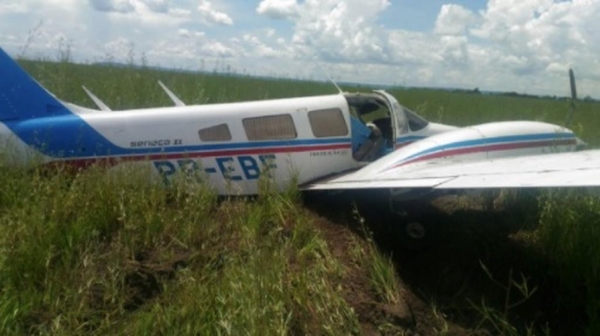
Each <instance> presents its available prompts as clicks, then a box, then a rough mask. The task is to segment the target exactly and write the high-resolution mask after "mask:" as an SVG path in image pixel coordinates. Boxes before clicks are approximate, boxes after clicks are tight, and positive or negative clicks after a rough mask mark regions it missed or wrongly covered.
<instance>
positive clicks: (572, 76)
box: [565, 69, 577, 128]
mask: <svg viewBox="0 0 600 336" xmlns="http://www.w3.org/2000/svg"><path fill="white" fill-rule="evenodd" d="M569 83H570V85H571V108H570V109H569V114H568V115H567V120H566V121H565V127H567V128H568V127H569V125H571V121H572V120H573V114H574V113H575V100H577V87H576V86H575V74H574V73H573V69H569Z"/></svg>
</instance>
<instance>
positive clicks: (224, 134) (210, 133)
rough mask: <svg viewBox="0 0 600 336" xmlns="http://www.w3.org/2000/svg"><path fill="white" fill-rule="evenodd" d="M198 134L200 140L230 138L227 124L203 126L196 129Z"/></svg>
mask: <svg viewBox="0 0 600 336" xmlns="http://www.w3.org/2000/svg"><path fill="white" fill-rule="evenodd" d="M198 136H200V140H202V141H205V142H211V141H229V140H231V132H230V131H229V126H227V124H220V125H217V126H213V127H208V128H203V129H201V130H199V131H198Z"/></svg>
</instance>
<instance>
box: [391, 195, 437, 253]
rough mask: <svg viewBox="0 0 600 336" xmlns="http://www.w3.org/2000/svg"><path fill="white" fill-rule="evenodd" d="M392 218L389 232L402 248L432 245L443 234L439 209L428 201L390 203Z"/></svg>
mask: <svg viewBox="0 0 600 336" xmlns="http://www.w3.org/2000/svg"><path fill="white" fill-rule="evenodd" d="M390 205H391V210H392V213H393V220H392V221H391V222H390V223H389V229H390V230H391V232H390V234H391V235H392V236H394V237H395V238H396V239H397V240H398V241H399V243H400V245H401V246H402V247H404V248H408V249H419V248H424V247H427V246H430V245H433V244H434V243H435V242H437V241H438V240H439V238H440V237H442V236H443V233H442V232H441V231H442V230H443V229H444V228H445V227H446V226H445V225H444V223H443V222H444V218H443V216H442V214H441V213H440V211H439V209H437V208H435V207H434V206H432V205H431V204H430V202H428V201H404V202H400V203H393V202H392V203H390Z"/></svg>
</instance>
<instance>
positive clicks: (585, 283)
mask: <svg viewBox="0 0 600 336" xmlns="http://www.w3.org/2000/svg"><path fill="white" fill-rule="evenodd" d="M542 204H543V209H542V215H541V219H540V227H539V229H538V231H537V238H538V239H539V245H540V246H541V247H542V248H543V251H544V253H545V254H546V255H547V256H548V258H550V260H551V261H552V264H553V266H554V269H553V271H555V272H557V274H558V276H559V278H560V279H561V281H562V283H561V285H562V286H561V287H562V289H563V291H564V293H562V298H563V300H562V304H563V305H564V306H565V307H563V308H566V309H572V308H574V307H577V306H578V305H581V302H582V301H583V302H585V310H586V313H587V317H588V319H589V321H588V325H587V328H586V331H587V334H588V335H598V334H599V333H600V300H599V298H600V244H599V243H598V242H599V241H600V240H599V239H600V199H599V198H598V196H597V194H596V195H590V194H588V191H587V190H566V191H555V192H549V193H548V194H547V195H545V196H544V197H543V203H542ZM565 204H567V205H568V206H565Z"/></svg>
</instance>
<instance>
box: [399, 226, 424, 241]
mask: <svg viewBox="0 0 600 336" xmlns="http://www.w3.org/2000/svg"><path fill="white" fill-rule="evenodd" d="M404 231H405V232H404V233H405V234H406V235H407V236H408V237H409V238H411V239H414V240H421V239H423V238H425V234H426V232H427V230H425V225H423V224H421V223H419V222H410V223H406V224H405V225H404Z"/></svg>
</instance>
